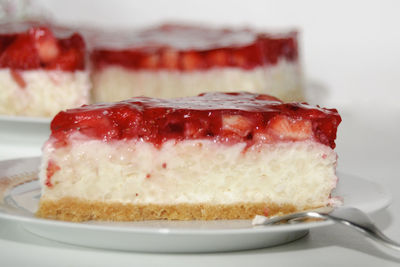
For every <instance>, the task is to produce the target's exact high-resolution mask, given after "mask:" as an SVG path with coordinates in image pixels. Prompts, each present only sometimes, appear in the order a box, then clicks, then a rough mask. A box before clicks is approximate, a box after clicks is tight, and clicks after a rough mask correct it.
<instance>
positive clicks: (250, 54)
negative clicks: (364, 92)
mask: <svg viewBox="0 0 400 267" xmlns="http://www.w3.org/2000/svg"><path fill="white" fill-rule="evenodd" d="M91 61H92V64H93V69H94V70H93V76H92V78H93V79H92V81H93V86H94V88H93V100H94V101H95V102H108V101H119V100H124V99H127V98H129V97H133V96H148V97H160V98H174V97H183V96H195V95H198V94H200V93H203V92H210V91H220V92H231V91H243V90H244V91H247V92H256V93H266V94H270V95H273V96H276V97H278V98H280V99H282V100H284V101H298V100H302V99H303V92H302V75H301V69H300V64H299V59H298V45H297V33H296V32H288V33H280V34H271V33H259V32H255V31H252V30H249V29H235V30H233V29H216V28H206V27H200V26H183V25H175V24H168V25H163V26H159V27H156V28H151V29H147V30H143V31H140V32H135V33H133V32H129V33H127V32H120V33H113V34H112V35H111V36H109V35H107V34H106V35H103V36H101V39H100V38H98V39H97V41H95V42H94V51H93V52H92V54H91ZM116 88H118V89H116Z"/></svg>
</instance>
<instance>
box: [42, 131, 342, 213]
mask: <svg viewBox="0 0 400 267" xmlns="http://www.w3.org/2000/svg"><path fill="white" fill-rule="evenodd" d="M244 148H245V144H244V143H239V144H236V145H221V144H217V143H214V142H211V141H206V140H194V141H193V140H192V141H182V142H178V143H176V144H175V142H174V141H168V142H167V143H165V144H164V145H163V146H162V148H161V149H157V148H155V147H154V146H153V145H152V144H151V143H146V142H141V141H127V142H125V141H114V142H111V143H105V142H102V141H98V140H85V139H84V138H81V137H80V136H75V137H74V140H73V141H72V143H71V145H69V146H67V147H62V148H58V149H55V148H54V147H53V146H52V142H51V141H49V142H47V143H46V145H45V146H44V151H43V152H44V155H43V162H42V166H41V171H40V181H41V185H42V187H43V191H42V197H43V199H52V200H57V199H60V198H63V197H77V198H81V199H86V200H94V201H107V202H108V201H109V202H122V203H133V204H149V203H153V204H177V203H212V204H232V203H237V202H257V203H258V202H274V203H278V204H279V203H282V204H293V205H295V206H296V207H299V208H302V207H308V206H320V205H326V204H328V202H329V196H330V193H331V190H332V189H333V188H334V187H335V185H336V182H337V178H336V175H335V167H336V153H335V152H334V151H333V150H332V149H330V148H329V147H327V146H324V145H321V144H319V143H316V142H311V141H306V142H288V143H280V144H275V145H268V144H264V145H258V146H253V147H250V148H249V149H248V150H246V151H245V152H244V150H243V149H244ZM49 160H51V161H52V162H53V163H54V164H56V165H58V166H59V167H60V168H61V169H60V170H58V171H56V172H55V173H54V175H53V177H52V178H51V183H52V184H53V186H52V187H47V186H45V181H46V168H47V165H48V161H49Z"/></svg>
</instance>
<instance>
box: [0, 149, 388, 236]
mask: <svg viewBox="0 0 400 267" xmlns="http://www.w3.org/2000/svg"><path fill="white" fill-rule="evenodd" d="M38 160H40V157H28V158H17V159H9V160H2V161H0V167H2V165H3V166H4V164H7V163H8V164H11V163H13V162H22V161H38ZM0 171H1V170H0ZM21 172H22V171H21ZM337 174H338V177H339V178H341V177H340V175H346V176H349V177H351V178H352V179H357V180H360V181H363V182H366V183H369V184H373V185H374V186H375V188H376V192H378V191H379V192H380V193H382V195H384V196H385V198H384V199H383V200H381V201H380V202H379V205H378V204H377V205H375V206H373V207H372V209H370V210H368V211H365V212H366V213H368V214H371V213H374V212H377V211H379V210H383V209H385V208H387V207H388V206H389V205H390V203H391V202H392V195H391V193H390V192H389V190H388V189H387V188H385V187H384V186H383V185H381V184H378V183H376V182H374V181H371V180H367V179H364V178H361V177H359V176H357V175H353V174H348V173H346V172H342V171H338V172H337ZM17 175H18V174H17ZM1 178H3V177H0V179H1ZM31 182H37V183H38V182H39V181H38V180H35V181H31ZM14 188H15V187H14ZM1 205H4V203H2V201H0V206H1ZM344 206H346V205H344ZM2 219H5V220H12V221H16V222H19V223H23V224H32V225H39V226H51V227H53V228H60V229H62V228H65V227H67V228H69V229H79V230H90V231H108V232H126V233H128V232H129V234H154V235H160V234H162V235H167V234H168V235H226V234H229V235H232V234H234V235H236V234H251V233H254V234H257V233H267V232H287V231H289V232H291V231H301V230H309V229H311V228H316V227H323V226H328V225H332V224H334V223H333V222H332V221H320V222H308V223H303V224H291V225H274V226H263V225H256V226H253V225H252V224H251V223H250V224H249V227H243V228H231V229H222V228H217V229H213V228H209V229H207V228H189V229H188V228H176V227H172V228H171V227H149V226H147V227H146V226H134V225H132V226H118V225H99V224H88V223H84V222H83V223H82V222H68V221H59V220H53V219H44V218H38V217H35V215H34V213H32V217H30V216H24V215H20V214H17V215H16V214H8V213H6V212H4V211H2V210H0V220H2ZM243 221H249V222H251V220H243ZM105 223H106V222H105ZM111 223H118V222H111Z"/></svg>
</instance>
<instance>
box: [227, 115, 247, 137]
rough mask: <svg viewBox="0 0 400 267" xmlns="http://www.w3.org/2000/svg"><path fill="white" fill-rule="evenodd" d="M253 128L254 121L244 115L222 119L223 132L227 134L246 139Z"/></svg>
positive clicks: (228, 116)
mask: <svg viewBox="0 0 400 267" xmlns="http://www.w3.org/2000/svg"><path fill="white" fill-rule="evenodd" d="M252 128H253V123H252V121H251V120H250V119H248V118H246V117H244V116H242V115H224V116H223V117H222V130H223V131H225V132H231V133H235V134H237V135H239V136H241V137H244V136H247V135H248V134H249V133H250V132H251V130H252Z"/></svg>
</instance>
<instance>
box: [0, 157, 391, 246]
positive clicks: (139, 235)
mask: <svg viewBox="0 0 400 267" xmlns="http://www.w3.org/2000/svg"><path fill="white" fill-rule="evenodd" d="M39 162H40V159H39V158H28V159H17V160H8V161H1V162H0V200H3V201H2V203H0V219H3V220H12V221H15V222H16V223H21V224H22V225H23V227H24V228H25V229H27V230H28V231H30V232H32V233H34V234H37V235H40V236H42V237H46V238H49V239H52V240H57V241H61V242H65V243H70V244H75V245H81V246H88V247H96V248H106V249H118V250H130V251H146V252H216V251H233V250H243V249H254V248H262V247H268V246H274V245H278V244H283V243H286V242H289V241H293V240H295V239H298V238H300V237H302V236H304V235H305V234H307V233H308V230H309V229H311V228H314V227H322V226H327V225H330V224H332V223H331V222H326V221H325V222H312V223H300V224H293V225H277V226H252V225H251V220H220V221H186V222H185V221H183V222H182V221H144V222H85V223H71V222H61V221H54V220H46V219H39V218H36V217H35V216H34V212H35V210H36V209H37V205H38V201H39V197H40V187H39V183H38V181H37V180H33V179H35V177H36V172H37V169H38V166H39ZM338 176H339V178H340V182H339V186H338V188H337V189H336V191H335V195H337V196H341V197H342V198H343V199H344V203H345V205H346V206H353V207H357V208H359V209H361V210H363V211H365V212H367V213H371V212H375V211H378V210H380V209H382V208H385V207H386V206H387V205H389V203H390V200H391V198H390V195H389V194H388V192H387V191H386V190H385V189H383V188H382V187H381V186H379V185H378V184H375V183H373V182H370V181H367V180H364V179H361V178H357V177H354V176H352V175H349V174H345V173H339V175H338Z"/></svg>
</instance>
